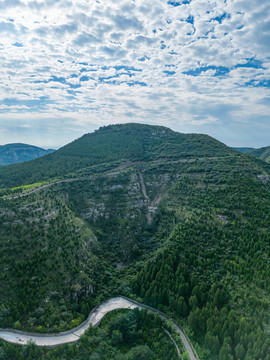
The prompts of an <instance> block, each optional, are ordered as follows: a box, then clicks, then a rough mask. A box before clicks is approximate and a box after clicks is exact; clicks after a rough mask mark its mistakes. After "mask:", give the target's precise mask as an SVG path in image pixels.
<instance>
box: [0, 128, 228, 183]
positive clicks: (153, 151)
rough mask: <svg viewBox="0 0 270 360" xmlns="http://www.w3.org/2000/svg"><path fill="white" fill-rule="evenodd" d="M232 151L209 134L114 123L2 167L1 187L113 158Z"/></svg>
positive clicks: (40, 179)
mask: <svg viewBox="0 0 270 360" xmlns="http://www.w3.org/2000/svg"><path fill="white" fill-rule="evenodd" d="M232 152H233V150H232V149H230V148H228V147H227V146H225V145H223V144H221V143H220V142H218V141H217V140H215V139H213V138H211V137H209V136H207V135H197V134H187V135H183V134H180V133H177V132H174V131H172V130H170V129H168V128H165V127H161V126H155V127H152V126H149V125H138V124H126V125H113V126H107V127H103V128H100V129H99V130H98V131H95V132H94V133H91V134H86V135H84V136H82V137H81V138H80V139H78V140H75V141H73V142H72V143H70V144H68V145H66V146H64V147H62V148H61V149H59V150H58V151H56V152H54V153H52V154H49V155H48V156H45V157H42V158H40V159H36V160H33V161H31V162H29V163H27V164H17V165H16V166H12V167H2V168H0V187H1V188H3V187H12V186H19V185H23V184H30V183H35V182H39V181H44V180H48V179H51V178H56V177H59V176H60V177H61V176H64V175H67V174H68V173H70V172H72V171H76V170H81V169H83V168H86V167H89V166H93V165H98V164H100V163H111V162H113V161H118V162H123V161H142V160H143V161H151V160H157V159H159V158H169V159H178V158H179V157H184V158H185V157H192V156H197V157H199V156H207V157H209V156H213V155H215V156H218V155H225V154H231V153H232Z"/></svg>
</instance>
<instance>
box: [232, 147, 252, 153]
mask: <svg viewBox="0 0 270 360" xmlns="http://www.w3.org/2000/svg"><path fill="white" fill-rule="evenodd" d="M233 149H234V150H237V151H240V152H241V153H244V154H245V153H249V152H250V151H252V150H255V148H252V147H233Z"/></svg>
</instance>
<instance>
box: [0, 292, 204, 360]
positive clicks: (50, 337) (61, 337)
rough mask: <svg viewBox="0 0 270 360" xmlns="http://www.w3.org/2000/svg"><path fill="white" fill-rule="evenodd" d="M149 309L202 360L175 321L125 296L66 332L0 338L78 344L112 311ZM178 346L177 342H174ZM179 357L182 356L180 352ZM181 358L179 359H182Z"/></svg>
mask: <svg viewBox="0 0 270 360" xmlns="http://www.w3.org/2000/svg"><path fill="white" fill-rule="evenodd" d="M136 308H137V309H147V310H149V311H151V312H153V313H156V314H158V315H159V316H160V317H161V318H162V319H164V320H172V322H173V326H174V328H175V330H176V332H177V333H178V334H179V335H180V338H181V340H182V343H183V345H184V348H185V349H186V351H187V353H188V355H189V357H190V360H200V359H199V357H198V355H197V353H196V350H195V349H194V347H193V346H192V344H191V342H190V340H189V338H188V336H187V335H186V334H185V333H184V331H183V330H182V328H181V327H180V326H179V325H178V324H177V323H176V321H175V320H173V319H171V318H169V317H168V316H167V315H165V314H164V313H162V312H160V311H159V310H156V309H154V308H151V307H150V306H147V305H144V304H140V303H138V302H137V301H134V300H131V299H128V298H126V297H123V296H118V297H115V298H111V299H109V300H107V301H104V302H103V303H102V304H101V305H99V306H97V307H96V308H94V309H93V310H92V311H91V313H90V314H89V316H88V318H87V320H86V321H84V322H83V323H82V324H81V325H79V326H78V327H76V328H74V329H72V330H69V331H64V332H61V333H58V334H34V333H28V332H23V331H18V330H13V329H0V338H1V339H3V340H5V341H8V342H10V343H14V344H20V345H26V344H27V343H28V342H29V341H33V342H35V344H36V345H37V346H57V345H62V344H67V343H72V342H76V341H78V340H79V338H80V336H81V335H83V334H84V333H85V331H86V330H87V329H88V328H89V327H90V326H91V325H92V326H95V325H98V324H99V323H100V321H101V320H102V318H103V317H104V316H105V315H106V314H107V313H108V312H110V311H112V310H116V309H136ZM173 343H174V345H176V343H175V341H173ZM178 355H180V356H181V354H180V352H178ZM180 356H179V357H180Z"/></svg>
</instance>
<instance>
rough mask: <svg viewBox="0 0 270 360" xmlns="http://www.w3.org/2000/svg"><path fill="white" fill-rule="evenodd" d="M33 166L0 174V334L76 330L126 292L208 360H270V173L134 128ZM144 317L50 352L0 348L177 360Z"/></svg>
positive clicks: (89, 138) (100, 135) (222, 152)
mask: <svg viewBox="0 0 270 360" xmlns="http://www.w3.org/2000/svg"><path fill="white" fill-rule="evenodd" d="M105 144H106V145H105ZM78 159H79V160H78ZM73 160H74V161H73ZM65 161H66V162H65ZM60 163H61V166H58V165H59V164H60ZM46 164H47V165H46ZM67 164H68V165H67ZM24 165H25V168H23V167H21V166H18V165H13V166H10V167H3V168H1V169H0V174H1V182H2V189H1V199H0V238H1V242H0V270H1V271H0V280H1V281H0V327H12V328H17V329H24V330H30V331H35V332H58V331H62V330H67V329H71V328H73V327H74V326H76V325H78V324H79V323H80V322H81V321H83V320H84V319H85V318H86V316H87V315H88V313H89V311H90V310H91V309H92V308H93V307H94V306H96V305H98V304H100V302H101V301H103V300H104V299H107V298H109V297H112V296H117V295H121V294H122V295H126V296H128V297H131V298H134V299H137V300H139V301H141V302H144V303H146V304H149V305H150V306H154V307H156V308H158V309H160V310H161V311H163V312H165V313H166V314H168V315H171V316H172V317H173V318H175V319H176V320H177V321H178V322H180V323H181V325H182V326H183V327H184V328H185V330H186V331H187V333H188V335H189V336H190V338H191V339H192V342H193V344H194V345H195V347H196V349H197V351H198V353H199V356H200V359H201V360H217V359H218V360H269V359H270V357H269V356H270V341H269V328H270V327H269V305H270V304H269V303H270V296H269V295H270V294H269V292H270V283H269V279H270V267H269V256H270V231H269V230H270V229H269V226H270V165H269V164H267V163H265V162H262V161H260V160H258V159H256V158H253V157H251V156H249V155H245V154H240V153H239V152H237V151H234V150H232V149H230V148H228V147H226V146H225V145H223V144H221V143H219V142H218V141H216V140H215V139H212V138H210V137H207V136H204V135H195V134H193V135H183V134H178V133H175V132H172V131H171V130H169V129H166V128H163V127H152V126H147V125H136V124H128V125H117V126H109V127H106V128H101V129H100V130H98V131H96V132H95V133H93V134H87V135H85V136H84V137H82V138H81V139H78V140H76V141H75V142H73V143H71V144H70V145H67V146H66V147H64V148H62V149H61V150H59V151H56V152H55V153H53V154H50V155H48V156H45V157H43V158H40V159H37V160H34V161H31V162H29V163H25V164H24ZM43 166H44V167H43ZM46 166H48V167H50V169H49V171H48V172H47V168H46ZM63 169H64V170H63ZM1 171H2V172H1ZM45 173H46V176H45V175H44V174H45ZM12 174H13V175H12ZM16 174H17V175H16ZM11 175H12V177H10V176H11ZM9 186H11V187H12V188H9ZM15 186H16V187H15ZM128 314H129V315H128ZM147 316H150V315H149V314H148V315H147V314H144V313H142V314H140V313H139V312H136V314H135V315H132V312H127V313H124V312H119V313H117V314H113V313H112V314H111V315H109V316H108V319H107V318H105V319H104V323H103V322H102V326H101V327H100V328H92V329H90V330H89V331H88V332H87V334H86V335H85V336H84V337H83V338H82V339H81V340H80V342H79V343H78V344H77V345H68V346H63V347H59V348H56V349H53V350H46V349H39V348H36V347H35V346H34V345H33V344H30V345H29V346H27V347H18V346H14V345H9V344H6V343H4V342H0V344H1V347H0V359H2V358H3V359H11V358H12V356H13V358H16V359H17V358H18V359H23V358H27V359H28V358H29V359H43V358H44V359H58V358H61V359H83V358H85V357H86V356H88V357H89V359H118V360H119V359H121V360H122V359H133V358H135V356H136V358H138V359H144V357H143V356H148V357H146V358H147V359H155V360H157V359H160V360H161V359H174V358H177V357H176V356H177V355H176V353H174V351H175V349H174V345H173V343H172V342H171V341H170V339H169V338H168V336H167V335H166V333H164V331H163V330H162V327H161V324H160V320H157V319H155V320H153V322H152V321H150V320H149V321H148V320H147V319H146V317H147ZM151 316H152V315H151ZM118 317H124V318H125V317H127V318H126V319H125V321H127V322H129V321H130V322H131V323H130V324H129V325H127V326H128V327H129V326H131V327H132V326H135V325H136V326H135V328H133V330H132V331H131V332H132V334H134V339H133V340H131V339H128V338H127V337H126V336H129V335H128V334H129V331H128V330H123V329H126V328H125V327H123V328H121V326H122V325H121V326H120V325H119V326H120V327H116V328H113V330H111V329H112V327H111V325H110V323H113V324H115V321H116V320H115V319H118ZM133 317H134V318H133ZM125 321H124V320H123V319H122V320H121V321H120V320H119V324H120V322H121V323H122V322H123V323H125ZM116 322H117V321H116ZM132 324H133V325H132ZM134 324H135V325H134ZM123 326H124V325H123ZM121 329H122V330H121ZM136 334H137V335H136ZM149 334H151V336H150V335H149ZM135 335H136V336H135ZM132 336H133V335H132ZM166 336H167V338H166ZM93 339H94V340H93ZM95 339H96V340H95ZM117 339H118V340H117ZM120 340H121V341H120ZM162 349H163V350H162ZM165 349H166V351H165ZM140 351H141V352H140ZM162 351H163V352H162ZM169 351H171V352H169ZM68 353H69V354H70V355H66V354H68ZM12 354H13V355H12ZM14 354H16V356H15V355H14ZM138 354H142V355H138ZM144 354H146V355H144ZM166 354H169V355H166ZM1 356H2V357H1ZM14 356H15V357H14ZM68 356H69V357H68ZM132 356H133V357H132ZM140 356H141V357H140ZM184 356H186V355H184Z"/></svg>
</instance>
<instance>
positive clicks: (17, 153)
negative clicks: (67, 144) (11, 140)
mask: <svg viewBox="0 0 270 360" xmlns="http://www.w3.org/2000/svg"><path fill="white" fill-rule="evenodd" d="M53 151H54V150H45V149H42V148H40V147H37V146H32V145H27V144H7V145H2V146H0V165H10V164H17V163H20V162H24V161H29V160H33V159H36V158H39V157H41V156H44V155H47V154H50V153H52V152H53Z"/></svg>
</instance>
